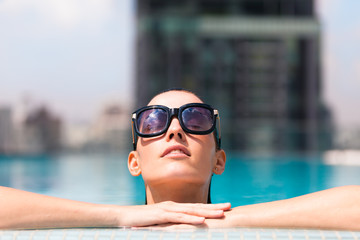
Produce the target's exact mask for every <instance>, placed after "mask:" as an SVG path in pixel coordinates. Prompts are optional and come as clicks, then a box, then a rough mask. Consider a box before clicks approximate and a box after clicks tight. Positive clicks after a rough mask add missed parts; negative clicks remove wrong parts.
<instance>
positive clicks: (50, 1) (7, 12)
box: [0, 0, 360, 126]
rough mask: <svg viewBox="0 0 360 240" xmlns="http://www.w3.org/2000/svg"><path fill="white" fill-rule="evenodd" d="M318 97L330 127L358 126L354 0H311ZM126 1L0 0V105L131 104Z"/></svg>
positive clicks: (68, 107)
mask: <svg viewBox="0 0 360 240" xmlns="http://www.w3.org/2000/svg"><path fill="white" fill-rule="evenodd" d="M315 1H316V8H317V12H318V17H319V20H320V22H321V26H322V33H321V34H322V63H323V86H324V88H323V91H322V97H323V99H324V101H325V103H326V104H327V105H328V106H329V107H330V108H331V110H332V112H333V115H334V118H335V121H336V124H337V125H340V126H359V125H360V107H359V106H358V105H359V103H360V94H359V93H358V91H359V90H360V58H359V57H360V44H359V42H360V15H359V14H358V9H360V1H358V0H315ZM134 13H135V7H134V1H133V0H119V1H115V0H0V105H10V106H13V107H14V108H17V106H19V105H21V103H23V102H27V103H28V104H29V105H36V104H41V103H46V104H47V105H48V106H49V107H51V109H53V111H54V112H55V113H56V114H58V115H61V116H62V118H63V119H64V120H65V121H70V122H81V121H90V120H91V119H93V118H94V117H95V116H96V115H97V114H98V112H99V111H100V109H101V107H102V106H103V105H104V104H107V103H111V102H114V101H116V102H121V103H122V104H124V105H125V106H130V107H131V104H132V100H133V99H134V96H133V88H134V86H133V82H134V71H133V70H134V39H135V38H134Z"/></svg>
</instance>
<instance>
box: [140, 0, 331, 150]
mask: <svg viewBox="0 0 360 240" xmlns="http://www.w3.org/2000/svg"><path fill="white" fill-rule="evenodd" d="M320 30H321V29H320V24H319V22H318V20H317V19H316V17H315V14H314V6H313V1H312V0H197V1H196V0H183V1H176V0H138V1H137V58H136V67H137V68H136V98H137V100H138V102H137V105H138V106H143V105H145V104H146V103H147V101H148V100H149V98H150V97H151V96H153V95H154V94H155V93H157V92H159V91H161V90H164V89H167V88H172V87H183V88H186V89H189V90H193V91H195V92H196V93H197V94H199V95H200V97H202V98H203V99H204V100H205V101H206V102H209V103H210V104H212V105H214V106H215V107H217V108H219V110H220V116H221V125H222V135H223V142H224V147H225V148H226V149H235V150H242V151H248V152H288V151H318V150H323V149H327V148H329V147H330V146H331V142H332V139H331V118H330V113H329V110H328V109H327V108H326V106H325V105H324V103H323V102H322V99H321V74H320V72H321V71H320V70H321V69H320V67H321V65H320V51H321V46H320V37H321V35H320V33H321V31H320Z"/></svg>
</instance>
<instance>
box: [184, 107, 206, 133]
mask: <svg viewBox="0 0 360 240" xmlns="http://www.w3.org/2000/svg"><path fill="white" fill-rule="evenodd" d="M181 117H182V121H183V123H184V125H185V126H186V128H187V129H189V130H192V131H208V130H209V129H210V128H211V127H212V125H213V118H212V113H211V111H210V110H209V109H207V108H203V107H189V108H186V109H185V110H184V111H183V113H182V116H181Z"/></svg>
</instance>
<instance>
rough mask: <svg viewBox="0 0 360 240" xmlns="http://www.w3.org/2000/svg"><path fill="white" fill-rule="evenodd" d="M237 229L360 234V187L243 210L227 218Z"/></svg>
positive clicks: (341, 188)
mask: <svg viewBox="0 0 360 240" xmlns="http://www.w3.org/2000/svg"><path fill="white" fill-rule="evenodd" d="M226 218H227V219H225V220H228V221H229V222H232V224H234V225H236V226H247V227H280V228H321V229H347V230H360V187H359V186H346V187H339V188H333V189H329V190H325V191H321V192H316V193H312V194H307V195H304V196H300V197H296V198H292V199H287V200H281V201H275V202H269V203H262V204H255V205H249V206H241V207H236V208H234V209H233V210H232V211H231V212H228V213H227V214H226Z"/></svg>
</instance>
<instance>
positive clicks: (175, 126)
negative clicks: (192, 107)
mask: <svg viewBox="0 0 360 240" xmlns="http://www.w3.org/2000/svg"><path fill="white" fill-rule="evenodd" d="M166 138H167V140H168V141H170V140H171V139H173V138H174V139H175V140H181V141H184V140H185V132H184V130H183V129H182V127H181V125H180V122H179V119H177V118H176V117H174V118H173V119H172V120H171V122H170V126H169V129H168V131H167V133H166Z"/></svg>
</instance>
